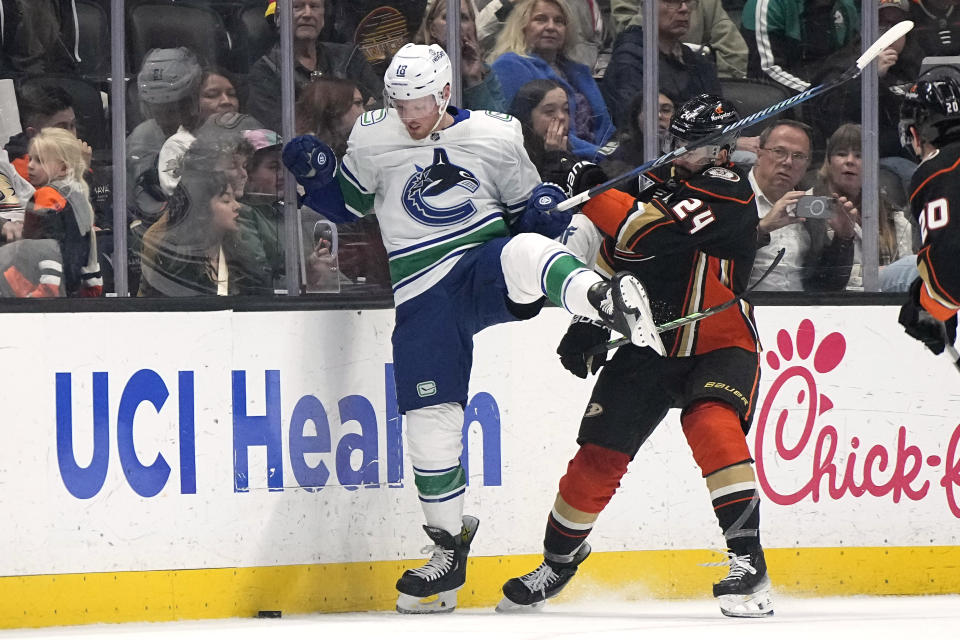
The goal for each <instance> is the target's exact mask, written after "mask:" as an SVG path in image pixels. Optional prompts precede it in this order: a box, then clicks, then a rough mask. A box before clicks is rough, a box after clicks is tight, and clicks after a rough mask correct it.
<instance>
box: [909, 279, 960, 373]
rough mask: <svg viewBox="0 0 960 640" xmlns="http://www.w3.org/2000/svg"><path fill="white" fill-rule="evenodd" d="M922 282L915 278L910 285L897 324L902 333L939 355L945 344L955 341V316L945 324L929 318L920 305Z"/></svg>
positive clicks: (931, 317)
mask: <svg viewBox="0 0 960 640" xmlns="http://www.w3.org/2000/svg"><path fill="white" fill-rule="evenodd" d="M922 286H923V280H922V279H920V278H917V279H916V280H914V281H913V284H911V285H910V293H909V298H908V299H907V302H906V303H904V305H903V306H902V307H900V317H899V322H900V324H902V325H903V329H904V331H906V332H907V335H908V336H910V337H911V338H916V339H917V340H919V341H920V342H922V343H923V344H924V345H926V347H927V349H930V351H932V352H933V353H935V354H937V355H939V354H941V353H943V350H944V349H945V348H946V345H947V344H951V345H952V344H953V343H954V342H955V341H956V339H957V316H953V317H952V318H950V319H949V320H947V321H946V322H940V321H939V320H937V319H936V318H934V317H933V316H931V315H930V314H929V313H928V312H927V310H926V309H924V308H923V306H921V304H920V287H922Z"/></svg>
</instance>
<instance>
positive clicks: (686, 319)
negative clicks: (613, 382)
mask: <svg viewBox="0 0 960 640" xmlns="http://www.w3.org/2000/svg"><path fill="white" fill-rule="evenodd" d="M785 252H786V249H784V248H781V249H780V251H778V252H777V255H776V256H775V257H774V258H773V262H771V263H770V266H769V267H767V270H766V271H764V272H763V275H762V276H760V279H759V280H757V281H756V282H754V283H753V284H752V285H750V286H749V287H747V288H746V289H744V290H743V291H742V292H741V293H738V294H737V295H735V296H734V297H732V298H730V299H729V300H727V301H726V302H724V303H723V304H718V305H717V306H715V307H710V308H709V309H704V310H703V311H695V312H693V313H691V314H690V315H686V316H683V317H680V318H677V319H676V320H671V321H670V322H664V323H663V324H658V325H657V333H666V332H667V331H672V330H673V329H676V328H677V327H682V326H684V325H688V324H692V323H694V322H699V321H700V320H703V319H704V318H709V317H710V316H715V315H717V314H718V313H720V312H721V311H726V310H727V309H729V308H730V307H732V306H733V305H735V304H737V303H738V302H740V301H741V300H743V297H744V296H745V295H747V294H748V293H750V292H751V291H753V290H754V289H756V288H757V285H758V284H760V283H761V282H763V279H764V278H766V277H767V276H768V275H770V272H772V271H773V270H774V269H775V268H776V267H777V265H778V264H780V260H781V259H782V258H783V254H784V253H785ZM625 344H630V338H626V337H624V338H617V339H616V340H611V341H609V342H605V343H603V344H600V345H597V346H595V347H591V348H590V349H587V351H586V352H585V354H584V355H587V356H595V355H597V354H598V353H603V352H604V351H610V350H611V349H616V348H617V347H622V346H623V345H625Z"/></svg>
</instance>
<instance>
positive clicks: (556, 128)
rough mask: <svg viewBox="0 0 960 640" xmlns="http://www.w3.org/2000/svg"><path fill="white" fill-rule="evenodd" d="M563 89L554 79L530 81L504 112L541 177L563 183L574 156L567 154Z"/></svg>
mask: <svg viewBox="0 0 960 640" xmlns="http://www.w3.org/2000/svg"><path fill="white" fill-rule="evenodd" d="M568 104H569V99H568V97H567V92H566V91H565V90H564V89H563V87H562V86H560V84H559V83H558V82H556V81H554V80H549V79H547V78H541V79H539V80H531V81H530V82H528V83H527V84H525V85H523V86H522V87H520V90H519V91H517V95H516V96H515V97H514V99H513V102H512V103H511V104H510V109H509V110H508V111H507V112H508V113H509V114H510V115H512V116H513V117H515V118H516V119H517V120H518V121H519V122H520V127H521V129H522V130H523V146H524V148H526V150H527V155H528V156H530V161H531V162H533V164H534V166H535V167H536V168H537V171H539V172H540V176H541V179H543V180H545V181H548V182H557V183H558V184H565V183H566V176H567V174H568V173H569V172H570V168H571V167H573V165H574V164H576V162H577V159H576V157H575V156H574V155H573V154H572V153H570V141H569V138H568V135H567V134H568V132H569V129H570V114H569V113H568V112H567V105H568Z"/></svg>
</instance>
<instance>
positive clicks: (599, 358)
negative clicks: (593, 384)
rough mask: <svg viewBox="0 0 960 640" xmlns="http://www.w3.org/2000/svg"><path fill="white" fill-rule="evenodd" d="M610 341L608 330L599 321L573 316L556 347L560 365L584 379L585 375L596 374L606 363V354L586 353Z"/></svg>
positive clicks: (604, 352)
mask: <svg viewBox="0 0 960 640" xmlns="http://www.w3.org/2000/svg"><path fill="white" fill-rule="evenodd" d="M608 340H610V329H608V328H606V327H605V326H603V325H602V324H600V322H599V321H594V320H591V319H590V318H586V317H584V316H573V322H571V323H570V328H568V329H567V333H566V335H564V336H563V339H562V340H561V341H560V345H559V346H558V347H557V354H558V355H559V356H560V364H562V365H563V368H564V369H566V370H567V371H569V372H570V373H572V374H573V375H575V376H577V377H578V378H586V377H587V373H588V372H589V373H596V372H597V371H599V370H600V367H602V366H603V365H604V363H606V361H607V352H606V351H603V352H601V353H598V354H596V355H592V356H588V355H586V351H587V350H588V349H591V348H593V347H596V346H597V345H601V344H603V343H605V342H607V341H608Z"/></svg>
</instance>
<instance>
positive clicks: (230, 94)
mask: <svg viewBox="0 0 960 640" xmlns="http://www.w3.org/2000/svg"><path fill="white" fill-rule="evenodd" d="M238 111H240V98H239V96H238V94H237V85H236V83H235V82H234V81H233V77H232V75H231V74H230V73H228V72H227V71H224V70H223V69H218V68H216V67H212V68H208V69H205V70H204V72H203V75H202V76H201V78H200V121H201V122H205V121H206V120H207V118H209V117H210V116H212V115H213V114H215V113H237V112H238Z"/></svg>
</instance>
